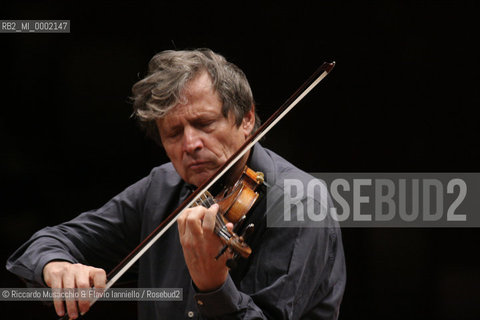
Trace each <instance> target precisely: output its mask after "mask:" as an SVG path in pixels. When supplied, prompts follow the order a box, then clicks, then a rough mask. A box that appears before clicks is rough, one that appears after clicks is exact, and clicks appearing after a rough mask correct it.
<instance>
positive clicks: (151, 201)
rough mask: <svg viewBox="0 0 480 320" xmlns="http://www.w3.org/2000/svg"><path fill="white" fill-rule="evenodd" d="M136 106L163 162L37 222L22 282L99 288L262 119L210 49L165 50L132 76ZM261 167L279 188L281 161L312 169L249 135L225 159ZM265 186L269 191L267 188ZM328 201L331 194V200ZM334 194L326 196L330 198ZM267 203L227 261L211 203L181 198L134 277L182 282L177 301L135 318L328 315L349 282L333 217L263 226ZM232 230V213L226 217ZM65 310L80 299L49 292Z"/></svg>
mask: <svg viewBox="0 0 480 320" xmlns="http://www.w3.org/2000/svg"><path fill="white" fill-rule="evenodd" d="M132 91H133V101H134V112H135V116H136V117H137V119H138V120H139V122H140V124H141V125H142V127H143V128H144V129H145V131H146V133H147V135H149V136H150V137H151V138H153V139H154V140H155V141H157V142H158V143H159V144H161V145H162V146H163V148H164V149H165V151H166V154H167V155H168V157H169V159H170V160H171V162H170V163H168V164H165V165H162V166H160V167H157V168H154V169H153V170H152V172H151V173H150V175H149V176H147V177H145V178H143V179H142V180H140V181H139V182H137V183H135V184H134V185H132V186H130V187H129V188H127V189H126V190H124V191H123V192H122V193H120V194H119V195H117V196H116V197H114V198H113V199H112V200H110V201H109V202H107V204H105V205H104V206H103V207H102V208H99V209H97V210H92V211H89V212H85V213H83V214H81V215H80V216H78V217H77V218H75V219H73V220H72V221H69V222H66V223H63V224H60V225H58V226H55V227H47V228H45V229H42V230H40V231H39V232H37V233H36V234H34V235H33V236H32V238H31V239H30V240H29V241H28V242H27V243H25V244H24V245H23V246H22V247H21V248H19V249H18V250H17V251H16V252H15V253H14V254H13V255H12V256H11V257H10V259H9V261H8V262H7V268H8V269H9V270H10V271H12V272H14V273H15V274H17V275H19V276H21V277H22V278H24V279H26V280H27V281H28V282H31V283H37V284H39V285H43V286H48V287H52V288H90V287H92V286H93V287H95V288H103V287H105V283H106V280H107V279H106V272H105V270H110V269H112V268H113V267H114V266H115V265H116V264H117V263H118V262H119V261H120V260H122V258H123V257H125V256H126V255H127V254H128V253H129V252H130V251H131V250H133V249H134V248H135V247H136V245H137V244H138V243H137V242H138V241H141V240H142V239H143V238H145V237H146V236H147V235H148V234H150V232H151V231H152V230H153V229H155V227H156V226H157V225H159V224H160V222H161V221H162V220H163V219H164V218H165V217H166V216H167V215H168V214H169V213H170V212H171V211H173V209H175V208H176V207H177V206H178V205H179V204H180V203H181V202H182V201H183V200H184V199H185V198H186V197H187V196H188V195H189V194H190V193H191V192H192V190H194V189H195V188H196V187H198V186H200V185H201V184H202V183H203V182H204V181H205V180H207V179H208V178H210V176H212V175H213V174H214V173H215V172H216V170H217V169H218V168H219V167H221V166H222V165H223V164H224V163H225V162H226V161H227V160H228V159H229V157H230V156H231V155H232V154H233V153H235V152H236V150H238V149H239V148H240V146H241V145H242V144H243V143H244V142H245V140H246V139H247V138H248V137H249V136H250V135H251V134H252V133H253V132H254V131H255V130H256V129H257V128H258V127H259V120H258V117H257V115H256V113H255V108H254V100H253V96H252V92H251V89H250V86H249V84H248V81H247V79H246V77H245V75H244V74H243V72H242V71H241V70H240V69H239V68H238V67H236V66H235V65H233V64H231V63H229V62H227V61H226V60H225V59H224V58H223V57H222V56H220V55H218V54H216V53H214V52H212V51H211V50H208V49H200V50H193V51H164V52H161V53H159V54H157V55H155V56H154V57H153V58H152V60H151V61H150V64H149V73H148V75H147V76H146V77H145V78H144V79H142V80H140V81H139V82H137V83H136V84H135V85H134V86H133V90H132ZM247 164H248V165H249V167H251V168H252V169H254V170H255V171H262V172H264V173H265V175H266V181H267V182H268V183H269V188H268V191H267V194H266V197H268V196H269V195H270V194H271V195H274V194H275V193H278V192H281V191H279V190H280V188H278V186H281V185H282V178H283V177H284V176H285V173H288V174H289V175H292V174H293V175H296V176H298V177H300V178H301V179H308V178H309V176H308V175H307V174H305V173H304V172H302V171H300V170H299V169H297V168H295V167H294V166H293V165H291V164H290V163H288V162H287V161H286V160H284V159H282V158H281V157H279V156H278V155H276V154H275V153H273V152H271V151H269V150H267V149H264V148H263V147H262V146H260V145H259V144H257V145H255V146H254V148H253V149H252V150H250V151H249V152H248V153H247V154H246V155H245V156H244V157H243V158H242V159H241V160H240V161H238V162H237V163H236V164H235V165H234V167H233V168H232V169H231V170H230V172H229V175H228V177H227V181H226V183H228V182H231V181H228V179H231V178H229V177H237V176H239V175H240V173H241V172H242V170H243V168H244V166H245V165H247ZM266 197H265V198H266ZM329 203H330V202H329ZM329 205H330V204H329ZM271 209H272V208H270V207H269V203H268V202H267V201H266V200H265V199H262V200H261V201H260V203H259V204H258V205H256V207H255V208H254V212H252V213H251V214H249V217H250V218H249V219H251V220H252V221H254V222H255V226H256V227H255V232H254V234H253V235H252V236H251V238H249V245H250V246H251V247H252V250H253V253H252V254H251V256H250V257H249V258H248V259H245V260H241V261H239V262H238V265H237V266H236V267H235V268H234V269H229V268H228V267H227V265H226V260H227V259H228V258H229V257H231V253H229V252H228V251H227V252H226V254H223V255H222V256H220V258H219V259H215V258H214V257H215V256H216V255H217V254H218V252H219V250H220V249H221V248H222V242H221V241H220V239H219V237H218V236H217V235H216V234H215V233H214V228H215V219H216V214H217V211H218V206H217V205H213V206H211V207H210V208H208V209H207V208H205V207H202V206H197V207H192V208H189V209H187V210H185V211H184V212H183V213H182V214H181V215H180V217H179V218H178V220H177V226H178V228H171V229H170V230H168V231H167V232H166V233H165V235H164V236H163V237H162V238H161V239H159V240H158V241H157V243H156V244H155V245H154V246H153V247H152V248H150V250H149V251H148V252H147V253H146V254H145V255H144V256H142V258H140V260H139V266H138V286H139V287H141V288H151V287H155V288H182V289H183V300H182V301H155V302H150V301H140V302H139V308H138V314H139V319H164V318H165V319H185V318H201V319H210V318H214V319H336V318H337V317H338V313H339V306H340V302H341V299H342V296H343V291H344V287H345V263H344V256H343V247H342V243H341V234H340V229H339V228H338V226H336V225H335V224H334V223H333V222H332V221H330V222H329V224H328V226H326V227H323V228H299V227H295V228H288V227H287V228H269V227H267V225H266V222H265V221H266V215H267V214H268V212H269V210H271ZM228 226H229V228H230V230H231V225H230V224H229V225H228ZM54 306H55V310H56V312H57V314H58V315H59V316H63V315H65V314H68V316H69V317H70V318H72V319H75V318H77V317H78V316H79V314H80V313H82V314H83V313H85V312H87V311H88V309H89V303H88V301H78V302H77V301H66V302H65V303H64V302H63V301H60V300H58V301H54Z"/></svg>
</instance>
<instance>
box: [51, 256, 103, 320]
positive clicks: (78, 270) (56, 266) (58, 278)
mask: <svg viewBox="0 0 480 320" xmlns="http://www.w3.org/2000/svg"><path fill="white" fill-rule="evenodd" d="M43 279H44V280H45V283H46V284H47V286H49V287H50V288H52V289H74V288H79V289H88V288H91V287H92V286H93V287H95V288H105V284H106V281H107V274H106V273H105V270H103V269H99V268H94V267H89V266H85V265H83V264H79V263H77V264H72V263H70V262H66V261H52V262H49V263H47V264H46V265H45V267H44V268H43ZM53 304H54V306H55V311H56V312H57V314H58V316H60V317H63V316H64V315H65V306H64V301H63V300H58V299H56V300H54V301H53ZM65 304H66V306H67V312H68V316H69V317H70V318H71V319H76V318H77V317H78V312H79V311H80V313H81V314H84V313H85V312H87V311H88V309H89V308H90V301H88V300H82V301H78V307H77V301H75V300H67V301H65Z"/></svg>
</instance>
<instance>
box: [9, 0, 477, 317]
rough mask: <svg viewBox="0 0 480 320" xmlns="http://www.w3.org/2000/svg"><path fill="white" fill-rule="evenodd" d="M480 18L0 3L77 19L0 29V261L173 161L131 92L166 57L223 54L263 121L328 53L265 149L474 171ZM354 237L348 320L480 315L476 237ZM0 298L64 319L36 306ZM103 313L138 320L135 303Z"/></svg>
mask: <svg viewBox="0 0 480 320" xmlns="http://www.w3.org/2000/svg"><path fill="white" fill-rule="evenodd" d="M312 3H313V2H312ZM479 13H480V12H479V7H478V6H477V5H476V4H475V1H394V2H391V1H385V2H372V1H352V2H338V1H335V2H334V1H316V2H315V4H311V3H308V2H299V1H293V2H290V3H288V4H285V5H280V4H277V3H276V2H274V1H271V2H263V3H256V4H254V5H246V4H242V3H241V2H234V3H233V2H232V3H230V2H223V3H219V4H217V5H212V4H206V3H205V2H202V1H198V2H195V3H194V4H188V3H186V2H181V3H180V4H177V5H174V4H172V3H164V2H162V1H156V2H154V3H151V4H140V3H137V2H134V1H130V2H122V3H120V2H119V1H107V2H103V3H96V4H92V5H88V4H86V3H85V2H72V3H69V4H65V3H63V2H53V1H52V2H45V1H44V2H38V1H32V2H23V3H22V4H19V3H13V2H10V3H2V4H1V5H0V16H1V19H70V20H71V33H70V34H0V48H1V49H0V51H1V53H0V54H1V60H0V70H1V79H2V83H1V87H0V92H1V96H0V104H1V109H0V110H1V113H0V146H1V147H0V168H1V171H0V178H1V180H0V210H1V216H0V219H1V224H0V228H1V229H0V237H1V241H2V243H3V246H2V249H1V261H6V259H7V258H8V256H9V255H10V254H11V253H12V252H13V251H14V250H15V249H16V248H17V247H19V246H20V245H21V244H22V243H23V242H24V241H26V240H27V239H28V237H29V236H30V235H31V234H32V233H33V232H35V231H36V230H38V229H40V228H41V227H44V226H47V225H53V224H57V223H59V222H61V221H64V220H67V219H70V218H72V217H74V216H76V215H77V214H79V213H80V212H82V211H85V210H89V209H92V208H95V207H99V206H101V205H102V204H103V203H104V202H106V201H107V200H108V199H110V198H111V197H112V196H114V195H115V194H116V193H118V192H120V191H121V190H123V189H124V188H125V187H127V186H128V185H130V184H131V183H133V182H135V181H137V180H138V179H140V178H141V177H143V176H145V175H146V174H148V172H149V171H150V169H151V168H152V167H153V166H156V165H159V164H161V163H163V162H164V161H166V158H165V156H164V154H163V152H162V150H161V149H159V148H157V147H156V146H155V145H154V144H153V143H152V142H150V141H148V140H146V139H145V138H144V137H143V134H142V133H141V132H140V131H139V130H138V128H137V126H136V124H135V123H134V121H133V120H132V119H130V118H129V116H130V114H131V105H130V104H129V102H128V97H129V95H130V88H131V86H132V84H133V83H134V82H136V81H137V80H138V79H139V77H142V76H143V75H145V71H146V65H147V62H148V61H149V59H150V58H151V57H152V56H153V55H154V54H155V53H157V52H159V51H161V50H165V49H174V48H178V49H185V48H196V47H209V48H212V49H213V50H215V51H217V52H219V53H222V54H223V55H225V56H226V57H227V59H229V60H231V61H232V62H234V63H236V64H237V65H238V66H240V67H241V68H242V69H243V70H244V71H245V73H246V74H247V76H248V78H249V80H250V82H251V86H252V88H253V91H254V95H255V98H256V101H257V108H258V111H259V114H260V116H261V118H262V119H266V118H267V117H268V116H269V115H270V114H271V113H272V112H273V111H274V110H275V108H277V107H278V106H279V105H280V104H281V103H282V102H283V101H284V100H286V99H287V98H288V96H289V95H290V94H291V93H293V92H294V91H295V90H296V88H297V87H298V86H299V85H300V84H301V83H302V82H303V81H304V80H305V79H306V78H307V77H308V76H309V75H310V74H311V73H312V72H313V71H314V70H315V69H316V67H318V66H319V65H320V64H321V63H322V62H323V61H324V60H327V61H330V60H335V61H336V62H337V66H336V67H335V69H334V70H333V71H332V73H331V74H330V75H329V76H328V78H326V80H325V82H324V83H322V84H321V85H320V86H319V88H317V89H316V90H315V91H314V92H312V93H311V94H310V95H309V96H308V97H307V98H305V100H304V101H303V102H302V103H301V104H300V105H299V106H298V107H297V109H295V111H294V112H293V113H291V114H290V115H288V117H287V118H285V119H284V120H283V121H282V122H281V123H280V124H279V125H278V126H277V127H276V128H275V129H274V130H273V131H272V132H271V133H270V134H269V135H268V136H267V138H266V140H265V141H264V142H263V144H264V145H265V146H267V147H269V148H271V149H273V150H275V151H276V152H277V153H279V154H280V155H282V156H284V157H285V158H287V159H289V160H290V161H291V162H293V163H294V164H296V165H297V166H299V167H301V168H302V169H304V170H306V171H309V172H478V171H479V169H480V166H479V163H480V162H479V160H480V151H479V146H480V143H479V141H478V133H479V128H478V116H477V112H475V111H477V110H475V109H478V107H479V90H478V85H479V80H478V72H479V71H480V68H479V60H480V58H479V53H480V52H479V51H478V50H477V49H476V47H477V44H476V42H478V38H479V32H478V31H477V30H478V28H479V25H478V24H479V23H478V22H477V21H478V14H479ZM343 239H344V247H345V254H346V259H347V271H348V281H347V288H346V292H345V296H344V301H343V305H342V309H341V315H340V319H478V318H479V317H480V306H479V302H480V299H479V296H480V295H479V293H478V288H480V271H479V266H480V263H479V262H478V258H477V257H478V249H477V246H478V242H479V240H480V232H479V230H478V229H475V228H463V229H453V228H451V229H447V228H442V229H440V228H438V229H426V228H423V229H420V228H417V229H406V228H403V229H366V228H362V229H359V228H357V229H344V230H343ZM0 276H1V278H0V279H1V282H0V283H1V286H2V287H21V286H23V284H22V282H21V281H20V280H18V279H17V278H16V277H15V276H14V275H11V274H9V273H8V272H7V271H5V270H3V271H1V273H0ZM0 308H1V309H2V311H3V314H4V315H8V316H11V317H15V318H17V319H55V316H54V313H53V311H52V310H51V309H48V308H45V307H44V306H42V305H41V303H37V302H28V303H26V302H8V303H5V302H4V303H2V304H1V306H0ZM94 310H95V312H94V311H92V312H91V313H90V318H91V319H97V318H98V319H100V318H102V317H108V318H110V317H112V318H113V317H116V318H118V319H127V318H128V319H131V318H135V305H134V304H133V303H130V304H129V303H103V304H102V305H100V304H97V305H96V306H95V308H94Z"/></svg>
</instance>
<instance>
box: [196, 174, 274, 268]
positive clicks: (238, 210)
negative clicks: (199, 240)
mask: <svg viewBox="0 0 480 320" xmlns="http://www.w3.org/2000/svg"><path fill="white" fill-rule="evenodd" d="M264 182H265V178H264V174H263V173H262V172H255V171H254V170H252V169H250V168H249V167H247V166H245V168H244V169H243V172H242V174H241V175H240V178H239V179H238V180H237V181H236V182H235V184H234V185H233V186H228V187H225V188H223V189H222V190H221V191H220V192H219V194H218V195H217V196H215V197H213V196H212V195H211V193H210V192H208V191H206V192H205V193H204V194H202V195H201V196H200V198H199V199H198V200H197V201H195V204H194V206H198V205H202V206H204V207H207V208H208V207H210V206H212V205H213V204H215V203H216V204H218V206H219V208H218V212H217V216H216V220H215V230H214V231H215V234H216V235H217V236H218V237H219V238H220V240H221V241H222V242H223V244H224V247H223V248H222V249H221V250H220V252H219V253H218V255H217V256H216V257H215V259H218V258H219V257H220V256H221V255H222V254H223V253H224V252H225V250H226V249H227V248H229V249H230V250H231V251H232V252H233V253H234V258H232V259H229V260H228V261H227V265H228V264H230V265H231V266H233V263H234V259H235V258H236V257H237V256H241V257H242V258H248V257H249V256H250V254H251V252H252V250H251V249H250V247H249V246H248V245H247V244H246V242H245V236H246V235H247V234H249V233H251V232H253V228H254V226H253V224H250V225H248V226H247V228H246V229H245V231H244V233H243V234H242V235H241V236H238V235H237V234H236V233H235V232H233V231H229V230H228V228H227V223H228V222H231V223H233V225H234V230H236V229H239V228H240V227H241V225H242V222H243V221H245V219H246V217H247V214H248V212H249V211H250V210H251V209H252V207H253V206H254V204H255V202H256V201H257V200H258V199H259V196H260V193H259V188H260V186H262V185H263V183H264Z"/></svg>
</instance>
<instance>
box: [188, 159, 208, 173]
mask: <svg viewBox="0 0 480 320" xmlns="http://www.w3.org/2000/svg"><path fill="white" fill-rule="evenodd" d="M208 163H209V161H193V162H191V163H189V164H188V165H187V167H188V168H189V169H190V170H195V171H197V170H201V169H205V168H206V167H207V165H208Z"/></svg>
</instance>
